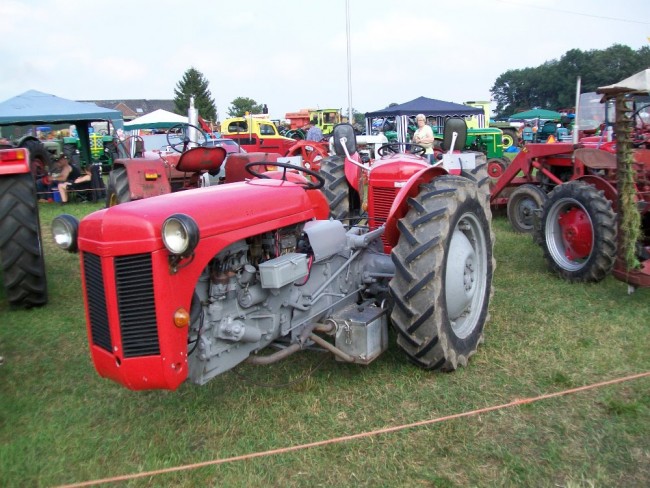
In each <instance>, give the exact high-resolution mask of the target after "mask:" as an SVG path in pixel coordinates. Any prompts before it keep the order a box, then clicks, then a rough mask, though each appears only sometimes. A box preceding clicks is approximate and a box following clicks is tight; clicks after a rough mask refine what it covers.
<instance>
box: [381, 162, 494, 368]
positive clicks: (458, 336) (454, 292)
mask: <svg viewBox="0 0 650 488" xmlns="http://www.w3.org/2000/svg"><path fill="white" fill-rule="evenodd" d="M481 171H483V170H481ZM486 178H487V177H486ZM486 184H487V183H486ZM408 204H409V210H408V212H407V214H406V216H405V217H404V218H402V219H401V220H400V221H399V223H398V228H399V230H400V238H399V242H398V244H397V246H395V247H394V248H393V251H392V254H391V257H392V260H393V262H394V263H395V268H396V271H395V276H394V277H393V279H392V280H391V282H390V291H391V297H392V299H393V301H394V306H393V311H392V314H391V320H392V322H393V325H394V326H395V328H396V329H397V332H398V338H397V344H398V346H399V347H400V348H401V349H402V350H404V352H405V353H406V354H407V356H408V357H409V359H410V360H411V361H413V362H414V363H416V364H417V365H419V366H421V367H423V368H425V369H440V370H442V371H452V370H455V369H456V368H457V367H458V366H465V365H467V361H468V360H469V358H470V357H471V356H472V355H473V354H474V353H475V352H476V349H477V347H478V344H479V343H481V342H482V341H483V327H484V325H485V323H486V322H487V321H488V319H489V313H488V305H489V301H490V297H491V295H492V275H493V273H494V267H495V262H494V258H493V246H494V236H493V234H492V230H491V226H490V220H491V214H490V211H489V205H488V204H487V202H486V197H485V195H484V192H483V191H482V190H480V189H479V188H478V186H477V185H476V183H475V182H473V181H471V180H470V179H468V178H464V177H458V176H441V177H438V178H436V179H435V180H433V181H432V182H431V183H429V184H426V185H422V186H421V188H420V193H419V194H418V195H417V196H416V197H415V198H411V199H409V201H408Z"/></svg>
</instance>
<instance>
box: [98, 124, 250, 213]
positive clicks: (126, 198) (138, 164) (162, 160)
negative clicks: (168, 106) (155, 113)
mask: <svg viewBox="0 0 650 488" xmlns="http://www.w3.org/2000/svg"><path fill="white" fill-rule="evenodd" d="M132 140H133V143H134V144H133V145H134V146H135V151H133V152H134V154H135V156H136V157H132V158H129V157H127V158H120V159H116V160H115V161H114V163H113V169H112V170H111V172H110V173H109V177H108V185H107V189H106V206H107V207H110V206H113V205H117V204H120V203H125V202H130V201H131V200H139V199H142V198H149V197H153V196H157V195H165V194H167V193H171V192H172V191H176V190H184V189H188V188H197V187H199V186H201V178H202V177H203V176H204V175H205V176H213V177H216V176H217V175H218V174H219V172H220V170H221V166H222V164H223V162H224V161H225V159H226V156H227V155H228V154H229V153H230V152H232V151H233V149H230V148H229V147H224V146H223V145H214V144H210V142H211V141H209V140H208V138H207V136H206V135H205V133H204V132H203V131H202V130H201V129H199V128H198V127H196V126H195V125H192V124H178V125H176V126H174V127H172V128H170V129H169V131H168V132H167V142H168V145H169V146H168V147H169V149H170V151H169V152H160V153H157V154H154V155H153V157H152V156H150V155H148V154H146V153H145V152H144V142H143V141H142V139H141V138H140V137H138V136H135V137H133V138H132ZM226 142H229V141H226ZM130 145H131V144H129V141H126V142H124V143H121V144H120V147H121V148H125V147H126V148H127V149H128V148H129V146H130ZM233 146H234V147H235V148H238V146H237V145H236V144H234V143H233ZM145 156H147V157H145Z"/></svg>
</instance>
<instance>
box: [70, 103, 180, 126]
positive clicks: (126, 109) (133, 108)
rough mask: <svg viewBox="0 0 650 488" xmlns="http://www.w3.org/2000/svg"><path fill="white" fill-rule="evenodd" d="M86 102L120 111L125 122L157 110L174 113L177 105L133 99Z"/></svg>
mask: <svg viewBox="0 0 650 488" xmlns="http://www.w3.org/2000/svg"><path fill="white" fill-rule="evenodd" d="M82 101H84V102H92V103H94V104H96V105H99V106H100V107H104V108H110V109H113V110H119V111H120V112H122V116H123V117H124V120H125V121H126V120H133V119H135V118H136V117H142V116H143V115H146V114H149V113H151V112H154V111H156V110H161V109H162V110H166V111H167V112H174V111H175V110H176V104H175V103H174V100H161V99H159V100H147V99H131V100H82Z"/></svg>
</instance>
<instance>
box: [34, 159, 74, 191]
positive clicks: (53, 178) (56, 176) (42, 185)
mask: <svg viewBox="0 0 650 488" xmlns="http://www.w3.org/2000/svg"><path fill="white" fill-rule="evenodd" d="M79 174H80V172H79V170H78V169H77V168H75V167H73V166H72V165H70V161H69V160H68V157H67V156H66V155H65V154H63V153H62V154H61V156H59V159H58V160H57V161H56V171H54V172H52V173H51V174H49V175H46V176H44V177H43V178H39V179H38V180H37V181H36V192H37V194H38V195H39V196H40V197H41V198H40V199H39V202H42V201H46V202H51V201H53V191H55V190H58V187H59V183H63V182H66V181H68V180H69V179H72V180H74V179H75V178H77V177H78V176H79Z"/></svg>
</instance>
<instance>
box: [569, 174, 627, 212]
mask: <svg viewBox="0 0 650 488" xmlns="http://www.w3.org/2000/svg"><path fill="white" fill-rule="evenodd" d="M576 180H579V181H584V182H585V183H588V184H589V185H591V186H593V187H595V188H596V189H597V190H602V191H603V193H604V194H605V198H607V200H609V201H610V202H612V209H613V210H614V212H617V211H618V210H617V206H618V198H617V196H618V192H617V191H616V188H615V187H614V185H612V184H611V183H610V182H609V181H607V180H606V179H604V178H601V177H600V176H595V175H584V176H580V177H579V178H576Z"/></svg>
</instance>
